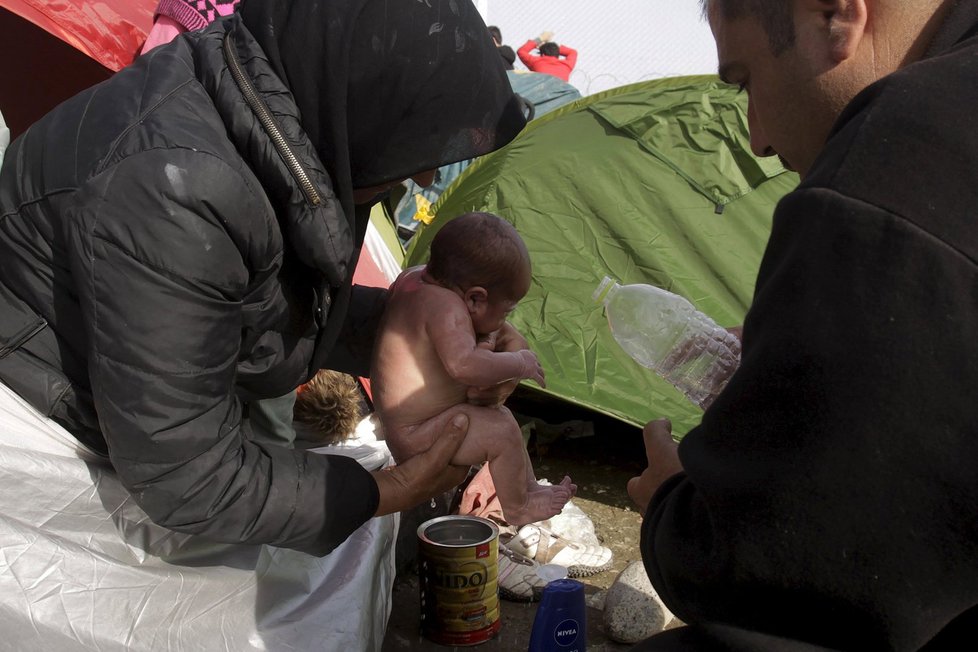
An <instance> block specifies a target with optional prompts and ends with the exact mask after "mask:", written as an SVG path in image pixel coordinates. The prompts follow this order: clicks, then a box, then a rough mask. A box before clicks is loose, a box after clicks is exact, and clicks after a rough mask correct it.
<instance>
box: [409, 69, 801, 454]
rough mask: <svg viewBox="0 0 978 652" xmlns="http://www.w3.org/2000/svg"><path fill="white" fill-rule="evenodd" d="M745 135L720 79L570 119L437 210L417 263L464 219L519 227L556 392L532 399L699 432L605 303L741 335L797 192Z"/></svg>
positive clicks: (530, 310)
mask: <svg viewBox="0 0 978 652" xmlns="http://www.w3.org/2000/svg"><path fill="white" fill-rule="evenodd" d="M746 124H747V121H746V97H745V96H744V95H743V94H738V93H737V92H736V89H734V88H732V87H729V86H727V85H726V84H723V83H721V82H720V81H719V79H718V78H717V77H715V76H712V75H704V76H692V77H675V78H667V79H659V80H654V81H649V82H643V83H640V84H634V85H631V86H625V87H622V88H617V89H613V90H610V91H607V92H605V93H601V94H598V95H594V96H589V97H587V98H584V99H582V100H579V101H577V102H575V103H573V104H570V105H567V106H564V107H562V108H560V109H557V110H556V111H554V112H552V113H550V114H548V115H546V116H544V117H542V118H540V119H538V120H534V121H532V122H531V123H530V124H529V125H528V127H527V128H526V129H525V130H524V132H523V133H522V134H521V135H520V136H519V137H518V138H517V139H516V140H515V141H514V142H512V143H510V145H508V146H507V147H505V148H503V149H502V150H500V151H498V152H495V153H493V154H491V155H488V156H485V157H482V158H481V159H479V160H478V161H477V162H475V163H474V164H473V165H471V166H469V168H468V169H467V170H466V171H465V172H464V173H463V174H462V175H461V176H460V177H459V178H458V179H457V180H456V182H455V184H454V185H453V186H452V187H451V188H450V189H449V190H448V191H447V192H445V193H444V194H443V195H442V196H441V197H440V199H439V201H438V202H436V203H435V205H434V206H433V207H432V212H433V213H434V220H433V222H432V223H431V225H430V226H428V227H426V228H423V229H421V230H420V231H419V232H418V234H417V235H416V236H415V237H414V238H413V239H412V241H411V243H410V246H409V249H408V252H407V259H406V262H405V264H406V265H416V264H420V263H423V262H424V261H425V260H426V259H427V255H428V248H429V246H430V242H431V238H432V237H433V235H434V234H435V232H437V229H438V228H439V227H440V226H441V225H442V224H444V223H445V222H446V221H448V220H450V219H451V218H452V217H454V216H457V215H459V214H461V213H464V212H466V211H471V210H486V211H490V212H493V213H497V214H499V215H501V216H502V217H504V218H506V219H507V220H509V221H510V222H512V223H513V224H514V225H515V226H516V228H517V229H518V230H519V232H520V234H521V235H522V236H523V238H524V240H525V241H526V243H527V247H528V249H529V252H530V258H531V261H532V264H533V283H532V285H531V288H530V291H529V293H528V295H527V296H526V297H525V298H524V299H523V301H522V302H521V303H520V305H519V307H518V308H517V310H516V311H515V312H514V313H513V315H512V317H511V321H512V322H513V324H514V325H515V326H516V327H517V328H518V329H519V330H520V331H521V332H522V333H523V334H524V335H525V336H526V337H527V338H528V339H529V341H530V345H531V348H532V349H533V350H534V351H535V352H536V353H537V355H538V356H539V357H540V359H541V362H542V364H543V367H544V369H545V371H546V374H547V388H546V389H545V390H540V389H539V388H537V387H536V386H535V385H532V384H526V385H525V389H526V391H529V392H533V393H537V392H541V393H543V394H544V395H546V396H549V397H551V398H554V399H556V400H562V401H569V402H572V403H575V404H578V405H581V406H584V407H587V408H589V409H592V410H595V411H598V412H601V413H604V414H608V415H610V416H613V417H616V418H618V419H620V420H622V421H625V422H627V423H631V424H635V425H642V424H644V423H646V422H647V421H649V420H650V419H653V418H658V417H669V418H670V419H671V420H672V422H673V432H674V433H676V434H679V435H682V434H685V433H686V432H687V431H688V430H689V429H691V428H692V427H693V426H695V425H696V424H697V423H698V422H699V418H700V416H701V415H702V411H701V410H700V409H699V408H697V407H695V406H694V405H692V404H691V403H689V402H688V401H687V400H686V399H685V398H684V397H683V396H682V395H681V394H680V393H679V392H678V391H677V390H675V389H674V388H673V387H672V386H671V385H669V384H668V383H667V382H666V381H664V380H662V379H661V378H659V377H658V376H656V375H655V374H654V373H653V372H652V371H650V370H648V369H646V368H644V367H641V366H639V365H638V364H637V363H636V362H634V361H633V360H632V359H631V358H630V357H629V356H628V354H626V353H625V352H624V351H622V350H621V348H620V347H619V346H618V344H617V343H616V342H615V341H614V339H613V338H612V336H611V333H610V330H609V328H608V324H607V320H606V318H605V316H604V313H603V309H602V307H601V306H600V305H598V304H596V303H595V302H594V301H593V300H592V299H591V295H592V292H593V291H594V289H595V288H596V287H597V285H598V283H599V282H600V281H601V279H602V278H603V277H604V276H605V275H609V276H613V277H615V278H617V279H618V280H619V281H621V282H622V283H650V284H653V285H658V286H660V287H664V288H666V289H668V290H671V291H673V292H676V293H678V294H681V295H683V296H685V297H686V298H687V299H689V300H690V301H691V302H692V303H693V304H694V305H695V306H696V307H697V308H698V309H700V310H701V311H703V312H705V313H706V314H708V315H710V316H711V317H712V318H713V319H714V320H716V321H717V322H718V323H720V324H721V325H724V326H735V325H738V324H740V323H742V320H743V318H744V315H745V314H746V311H747V308H748V306H749V303H750V300H751V296H752V294H753V286H754V280H755V277H756V274H757V269H758V267H759V265H760V259H761V255H762V253H763V251H764V247H765V244H766V242H767V238H768V234H769V231H770V226H771V215H772V213H773V210H774V206H775V204H776V203H777V201H778V199H780V197H782V196H783V195H784V194H786V193H787V192H788V191H790V190H791V189H792V188H793V187H794V186H795V185H796V184H797V182H798V177H797V175H795V174H794V173H791V172H787V171H786V170H785V169H784V168H783V167H781V166H780V164H779V163H778V162H777V161H776V159H772V160H759V159H757V158H756V157H754V156H753V155H752V154H751V153H750V147H749V137H748V134H747V127H746ZM571 144H572V145H571Z"/></svg>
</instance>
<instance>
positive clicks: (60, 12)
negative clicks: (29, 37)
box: [0, 0, 157, 71]
mask: <svg viewBox="0 0 978 652" xmlns="http://www.w3.org/2000/svg"><path fill="white" fill-rule="evenodd" d="M156 4H157V0H101V1H99V2H90V1H89V0H57V2H51V1H50V0H0V7H3V8H4V9H7V10H8V11H11V12H13V13H15V14H17V15H18V16H20V17H22V18H24V19H26V20H28V21H30V22H32V23H34V24H35V25H37V26H38V27H40V28H42V29H43V30H45V31H47V32H48V33H50V34H52V35H54V36H56V37H57V38H58V39H60V40H62V41H64V42H65V43H68V44H69V45H71V46H73V47H74V48H76V49H77V50H79V51H81V52H83V53H84V54H86V55H88V56H89V57H91V58H92V59H95V60H96V61H98V62H99V63H100V64H102V65H103V66H105V67H106V68H108V69H109V70H112V71H117V70H120V69H121V68H124V67H125V66H127V65H129V64H130V63H131V62H132V60H133V59H134V58H136V54H137V53H138V52H139V49H140V48H141V47H142V45H143V41H145V40H146V35H147V34H148V33H149V30H150V29H151V28H152V26H153V12H154V11H155V10H156Z"/></svg>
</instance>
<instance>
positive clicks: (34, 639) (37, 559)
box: [0, 384, 399, 652]
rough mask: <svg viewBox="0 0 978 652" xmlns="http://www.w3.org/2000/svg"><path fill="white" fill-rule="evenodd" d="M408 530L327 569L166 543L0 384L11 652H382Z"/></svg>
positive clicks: (96, 467) (378, 526) (372, 539)
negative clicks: (398, 545)
mask: <svg viewBox="0 0 978 652" xmlns="http://www.w3.org/2000/svg"><path fill="white" fill-rule="evenodd" d="M362 443H363V444H365V445H366V448H362V449H361V448H360V446H359V445H357V446H351V445H350V444H347V446H346V448H347V449H350V450H355V449H359V450H361V452H363V451H367V452H368V455H367V457H369V458H371V459H370V461H371V462H374V463H376V462H377V459H378V458H377V456H378V453H377V452H376V448H377V446H376V445H375V446H370V445H369V444H370V442H366V441H364V442H362ZM380 446H381V447H382V444H380ZM331 452H339V453H342V452H343V451H331ZM379 455H380V458H383V457H384V456H383V455H382V454H379ZM353 456H354V457H358V456H357V455H353ZM388 461H389V458H386V460H385V461H384V463H386V462H388ZM398 525H399V519H398V516H397V515H391V516H385V517H381V518H374V519H371V520H370V521H368V522H367V523H365V524H364V525H363V526H362V527H361V528H360V529H359V530H357V531H356V532H355V533H354V534H353V535H352V536H351V537H350V538H349V539H348V540H347V541H346V542H344V544H343V545H341V546H340V547H339V548H337V549H336V550H335V551H333V552H332V553H331V554H330V555H328V556H326V557H322V558H317V557H313V556H311V555H307V554H304V553H300V552H296V551H293V550H286V549H282V548H273V547H270V546H264V545H255V546H244V545H227V544H218V543H211V542H207V541H204V540H201V539H200V538H198V537H194V536H191V535H185V534H178V533H175V532H172V531H169V530H166V529H164V528H161V527H159V526H157V525H155V524H154V523H152V522H151V521H150V520H149V518H148V517H147V516H146V515H145V513H143V511H142V510H141V509H140V508H139V507H138V506H137V505H136V504H135V503H134V501H133V500H132V498H131V497H130V496H129V495H128V493H127V492H126V490H125V489H124V488H123V487H122V486H121V484H120V483H119V481H118V478H117V477H116V475H115V473H114V472H113V471H112V469H111V468H110V467H109V466H108V464H107V463H106V462H105V461H104V459H102V458H100V457H99V456H98V455H96V454H94V453H92V452H91V451H88V450H86V449H85V448H84V447H82V446H81V445H80V444H79V443H78V442H77V440H75V439H74V438H73V437H72V436H71V435H70V434H68V433H67V432H66V431H65V430H64V429H62V428H61V427H60V426H58V425H57V424H56V423H54V422H52V421H51V420H49V419H46V418H45V417H44V416H42V415H41V414H40V413H38V412H37V411H36V410H34V409H33V408H32V407H31V406H30V405H28V404H26V403H25V402H24V401H23V400H22V399H20V397H18V396H17V395H16V394H14V393H13V392H11V391H10V390H9V389H8V388H7V387H5V386H3V385H2V384H0V650H17V651H21V650H58V651H59V652H61V651H69V650H93V649H97V650H102V651H111V650H126V651H133V650H153V651H154V652H156V651H158V650H167V651H169V650H173V651H182V650H201V651H210V650H234V651H239V650H275V651H278V650H340V649H348V650H380V648H381V644H382V642H383V639H384V631H385V629H386V626H387V620H388V617H389V616H390V610H391V587H392V584H393V580H394V573H395V569H394V543H395V541H396V539H397V529H398Z"/></svg>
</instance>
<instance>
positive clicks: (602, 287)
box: [591, 276, 618, 303]
mask: <svg viewBox="0 0 978 652" xmlns="http://www.w3.org/2000/svg"><path fill="white" fill-rule="evenodd" d="M617 285H618V281H616V280H615V279H613V278H611V277H610V276H605V277H604V278H603V279H601V282H600V283H599V284H598V287H597V289H596V290H595V291H594V294H592V295H591V298H592V299H593V300H594V301H595V302H597V303H603V302H604V299H605V297H607V296H608V294H609V293H610V292H611V290H612V288H614V287H615V286H617Z"/></svg>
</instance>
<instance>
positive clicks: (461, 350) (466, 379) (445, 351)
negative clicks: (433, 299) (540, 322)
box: [428, 306, 546, 387]
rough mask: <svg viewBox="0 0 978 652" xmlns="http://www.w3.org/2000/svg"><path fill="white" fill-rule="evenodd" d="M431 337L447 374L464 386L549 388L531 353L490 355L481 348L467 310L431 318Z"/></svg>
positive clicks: (514, 352)
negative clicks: (521, 383) (515, 383)
mask: <svg viewBox="0 0 978 652" xmlns="http://www.w3.org/2000/svg"><path fill="white" fill-rule="evenodd" d="M428 335H429V337H430V338H431V341H432V342H433V343H434V345H435V350H436V351H437V352H438V357H439V358H440V359H441V361H442V364H443V365H444V366H445V369H446V370H447V371H448V374H449V375H450V376H451V377H452V378H453V379H454V380H455V381H456V382H458V383H461V384H462V385H470V386H475V387H486V386H488V385H496V384H498V383H502V382H506V381H507V380H522V379H524V378H526V379H529V380H534V381H536V382H537V384H539V385H540V386H541V387H545V386H546V381H545V379H544V374H543V367H541V366H540V361H539V360H537V356H536V354H534V353H533V352H532V351H530V350H522V351H491V350H489V349H488V348H485V347H480V346H478V343H477V342H476V337H475V332H473V330H472V321H471V319H470V318H469V315H468V313H467V312H466V311H465V309H464V306H460V308H459V309H458V310H452V311H449V312H448V313H447V314H440V315H433V316H432V317H430V318H429V320H428Z"/></svg>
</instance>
